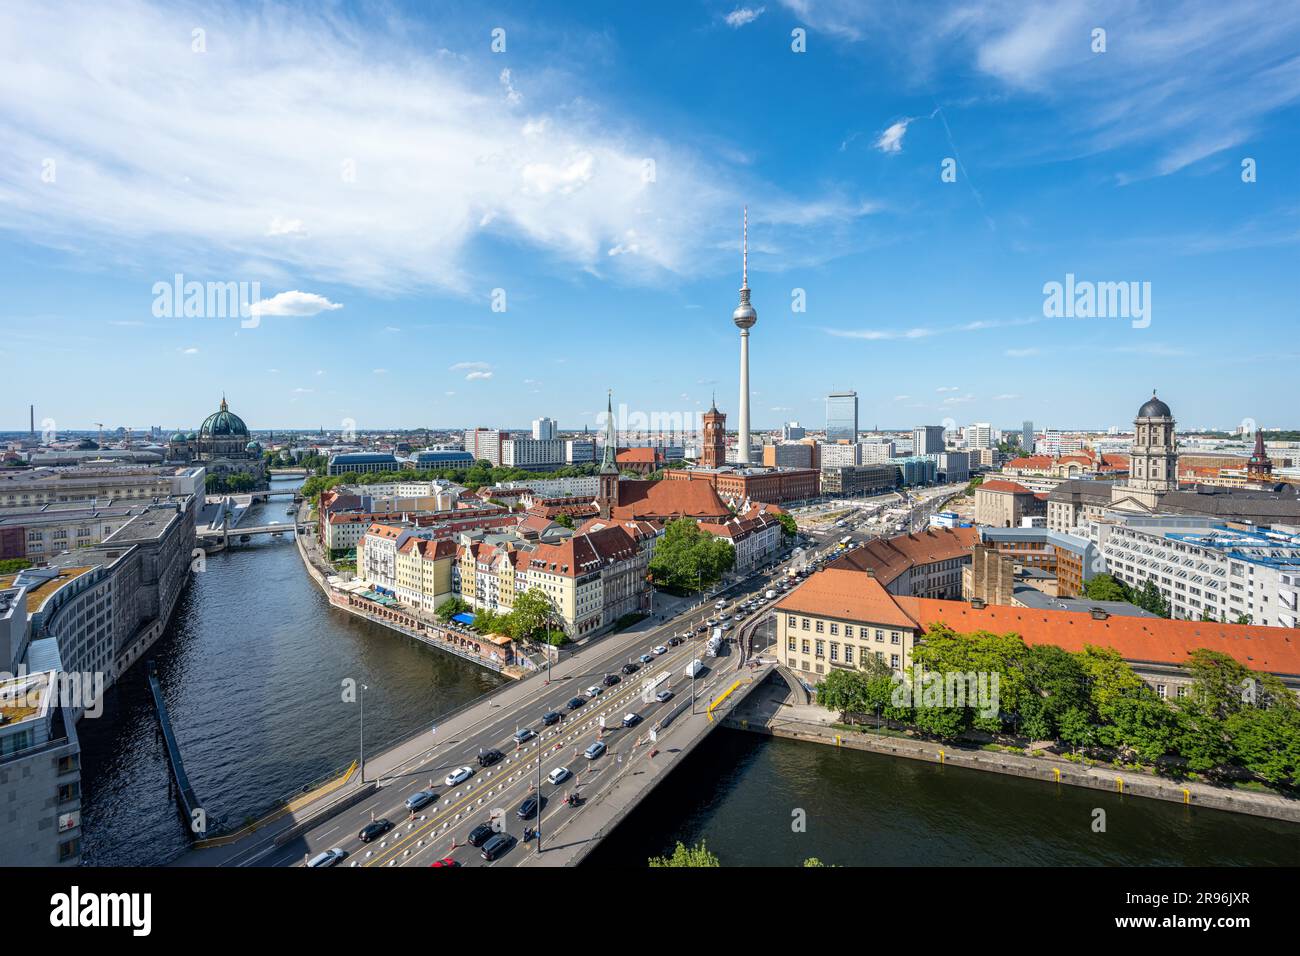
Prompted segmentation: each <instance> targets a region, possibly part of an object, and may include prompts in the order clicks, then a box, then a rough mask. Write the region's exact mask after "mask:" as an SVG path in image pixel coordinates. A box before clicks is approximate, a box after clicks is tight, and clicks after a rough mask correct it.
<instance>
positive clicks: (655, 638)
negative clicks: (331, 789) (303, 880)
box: [232, 574, 777, 866]
mask: <svg viewBox="0 0 1300 956" xmlns="http://www.w3.org/2000/svg"><path fill="white" fill-rule="evenodd" d="M776 577H777V575H776V574H759V575H755V576H752V577H750V578H749V579H747V580H745V581H743V582H740V583H739V584H737V585H734V586H733V587H732V588H731V589H729V590H728V591H727V592H725V597H726V598H727V600H728V606H727V607H726V609H725V610H724V611H722V612H718V611H717V609H716V608H715V606H714V603H713V599H710V600H709V601H708V602H707V603H706V604H704V605H701V606H698V607H695V608H692V609H690V610H688V611H685V612H683V613H680V614H678V615H676V616H674V617H673V618H671V619H670V620H667V621H665V622H663V623H660V624H658V625H656V626H654V627H651V628H644V627H643V629H641V630H636V631H630V632H627V633H624V634H617V635H612V636H610V637H606V638H604V639H601V640H598V641H596V642H594V643H593V645H592V646H591V647H589V648H588V649H586V650H583V651H579V652H577V653H576V654H575V655H573V656H572V657H570V658H568V659H567V660H565V661H564V662H563V663H561V664H560V665H557V667H556V669H555V671H554V673H553V675H552V678H551V679H550V680H549V681H547V680H546V679H545V678H541V679H539V678H532V679H530V680H528V681H525V682H523V683H522V684H520V685H514V686H511V687H508V688H507V689H506V690H505V691H503V692H502V693H499V694H497V695H496V696H495V697H494V698H493V699H492V700H490V701H488V702H485V703H483V704H481V705H479V706H478V707H476V708H473V709H472V710H471V711H470V712H467V713H466V714H464V715H458V717H457V719H454V720H452V721H449V724H448V726H446V727H438V728H436V729H435V728H430V733H429V734H428V735H427V736H425V737H424V738H423V740H422V741H417V742H416V743H415V744H414V745H410V744H408V745H407V746H406V750H405V752H403V753H401V754H400V758H399V762H396V763H391V764H389V765H387V766H385V767H383V769H382V771H381V772H380V774H378V776H379V782H380V784H381V786H380V788H379V789H378V791H377V792H375V793H373V794H372V795H371V796H370V797H369V798H367V799H366V800H365V801H363V802H362V803H359V804H357V805H355V806H353V807H351V808H349V809H347V810H344V811H342V812H340V813H338V814H337V815H336V816H334V817H332V818H331V819H329V820H326V821H324V822H323V823H321V824H320V825H319V826H317V827H315V828H314V829H312V830H311V831H309V832H308V833H306V834H304V835H302V836H301V837H299V838H297V839H295V840H293V841H292V842H290V843H289V844H287V845H285V846H283V847H278V848H267V849H264V850H262V851H260V852H259V853H257V854H255V855H251V856H244V857H241V858H238V859H236V860H232V863H233V864H235V865H250V864H251V865H260V866H267V865H270V866H293V865H302V864H303V863H304V862H305V861H306V860H307V859H310V858H312V857H314V856H315V855H316V854H318V853H320V852H322V851H325V850H330V849H340V850H343V851H345V852H346V853H347V856H346V857H345V858H344V859H343V861H342V864H341V865H343V866H352V865H355V866H394V865H399V866H422V865H423V866H427V865H429V864H432V863H434V862H436V861H439V860H443V859H451V860H454V861H455V862H456V864H457V865H461V866H476V865H492V866H497V865H506V866H509V865H516V864H519V863H523V862H525V861H528V860H529V858H530V857H532V856H533V855H534V852H535V851H534V846H535V844H531V843H530V844H527V845H526V844H525V842H524V836H525V834H524V829H525V827H530V828H536V827H537V826H538V820H537V817H536V816H535V815H533V816H531V817H530V818H528V819H522V818H521V817H520V816H519V814H518V812H517V811H518V808H519V807H520V805H521V804H522V803H523V802H524V800H525V799H526V798H528V797H529V796H532V795H534V794H535V793H537V792H540V794H541V796H542V797H543V804H542V808H541V831H542V845H543V851H545V848H546V847H547V846H548V845H550V844H551V843H552V841H564V840H565V838H566V834H568V833H570V832H571V831H572V830H574V829H578V827H575V826H574V822H575V820H576V819H577V818H578V817H579V815H581V814H583V813H584V811H585V810H587V809H588V808H590V807H592V806H594V805H596V804H598V803H599V802H600V801H599V798H600V796H601V795H602V794H603V793H605V792H606V791H607V790H609V789H611V788H612V787H614V786H615V785H617V784H618V782H619V781H620V779H621V778H622V777H623V776H624V775H626V774H628V773H633V772H636V771H635V770H634V767H635V766H637V765H639V762H640V761H645V760H654V759H659V760H661V761H662V760H666V759H669V758H670V755H671V752H672V748H673V743H672V735H673V733H674V731H675V730H677V729H679V725H680V724H683V723H685V722H687V721H689V720H690V719H691V718H690V716H689V715H690V714H691V713H692V712H694V713H695V714H698V715H704V714H705V712H706V711H707V709H708V707H709V704H710V702H711V701H712V700H713V699H714V698H715V697H718V696H719V695H721V694H722V693H724V692H725V691H726V690H727V688H728V687H729V686H730V685H731V684H732V683H734V682H735V680H736V679H737V677H738V676H742V675H741V674H740V673H739V672H740V671H741V670H742V669H746V670H747V668H745V667H744V663H745V650H746V649H745V648H743V647H740V646H738V644H739V643H740V642H738V641H730V642H728V643H727V644H726V645H724V649H723V653H722V654H721V655H720V656H718V657H710V656H708V654H707V653H706V643H707V639H708V637H709V633H711V632H704V633H701V632H698V630H697V629H698V628H699V627H700V626H701V625H702V624H704V622H706V621H707V620H708V619H709V618H713V617H715V616H718V615H719V614H720V613H722V614H728V615H732V614H734V612H735V609H736V607H737V605H738V604H739V603H740V602H742V601H744V600H746V599H748V598H750V597H752V596H757V595H761V594H763V593H764V592H765V591H766V590H768V589H769V588H770V587H773V586H775V581H774V579H775V578H776ZM772 603H773V602H770V601H769V602H766V603H765V604H764V605H763V606H762V608H764V609H765V608H769V607H770V606H771V604H772ZM761 614H762V610H761V609H760V611H759V615H761ZM731 623H732V626H731V630H729V631H727V632H726V633H727V634H728V635H729V636H730V635H738V634H740V633H741V632H742V630H743V631H744V632H746V633H748V632H750V631H753V630H757V632H758V633H759V635H760V636H759V637H758V639H757V641H756V643H757V645H758V647H759V648H760V649H761V648H762V647H763V646H765V645H766V643H767V640H768V637H767V635H768V634H769V633H770V624H769V623H768V622H767V621H766V620H764V621H762V622H761V624H755V616H748V617H746V619H745V620H744V621H741V622H736V621H734V620H733V621H732V622H731ZM688 632H689V633H690V635H691V637H690V639H688V640H684V641H683V642H682V643H681V644H677V645H670V643H669V642H670V639H671V638H673V637H674V636H684V635H685V634H687V633H688ZM656 647H663V648H666V650H665V651H664V652H662V653H659V654H656V653H655V650H654V649H655V648H656ZM642 655H649V656H650V658H651V660H650V661H649V662H648V663H643V662H642V661H641V660H640V658H641V656H642ZM696 658H699V659H700V660H702V661H703V662H704V664H705V668H706V669H705V670H703V671H702V672H701V673H700V674H699V675H698V676H697V677H696V678H695V679H694V680H692V679H691V678H690V677H688V676H687V675H686V668H687V665H688V664H689V663H690V662H691V661H692V660H694V659H696ZM625 664H635V665H636V666H637V670H636V671H635V672H634V673H632V674H623V673H622V668H623V666H624V665H625ZM610 675H614V676H617V677H618V678H619V681H618V683H616V684H614V685H613V686H605V683H604V681H605V678H606V677H607V676H610ZM597 687H598V688H600V693H599V694H595V695H592V694H589V693H588V690H589V688H597ZM663 691H668V692H670V693H671V694H672V697H671V698H670V699H668V700H666V701H660V700H659V699H658V698H657V696H656V695H657V694H658V693H660V692H663ZM575 697H580V698H582V699H583V703H582V704H581V705H580V706H578V707H576V708H570V707H569V703H570V701H571V700H572V699H573V698H575ZM692 697H694V701H695V702H694V705H693V706H692ZM550 711H554V712H558V713H561V714H563V715H564V716H563V719H562V720H561V721H559V722H557V723H554V724H552V725H550V726H546V725H544V724H543V721H542V715H543V714H545V713H547V712H550ZM627 714H634V715H636V718H635V724H634V725H633V726H630V727H624V726H623V718H624V716H625V715H627ZM602 719H603V721H604V727H603V728H602V727H601V725H600V724H601V721H602ZM696 719H697V720H700V719H704V718H703V716H700V717H697V718H696ZM666 721H671V723H670V724H669V725H668V726H667V727H663V728H662V729H661V730H660V733H661V735H662V738H661V740H662V742H661V743H660V744H656V743H654V742H652V741H651V740H650V731H651V729H652V728H655V727H662V725H663V724H665V722H666ZM525 728H527V729H529V730H531V731H532V732H533V734H534V736H532V737H531V738H530V739H528V740H526V741H524V742H522V743H519V742H517V741H516V738H515V734H516V733H517V732H518V731H520V730H522V729H525ZM598 739H599V740H600V741H601V742H602V743H604V744H605V747H606V750H605V752H604V753H603V754H602V755H601V756H599V757H597V758H596V759H594V760H588V759H586V758H585V757H584V756H583V752H584V751H585V750H586V749H587V747H588V746H590V745H591V744H593V743H595V742H596V741H597V740H598ZM660 746H661V747H663V749H664V753H663V754H661V755H659V754H657V747H660ZM489 750H499V751H500V752H501V753H502V754H503V757H502V759H500V760H499V761H497V762H496V763H493V764H492V765H490V766H487V767H480V766H479V761H478V757H479V755H480V754H482V753H483V752H485V751H489ZM652 752H654V753H656V754H657V757H656V756H652ZM539 756H540V763H541V787H540V791H538V762H539ZM379 762H380V761H379V760H376V761H375V763H379ZM368 763H369V761H368ZM460 767H469V768H471V769H472V770H473V775H472V776H471V777H470V778H469V779H468V780H466V781H463V782H461V783H459V784H457V785H452V786H448V785H446V784H445V778H446V777H447V775H448V774H450V773H452V772H453V771H455V770H457V769H458V768H460ZM557 768H567V769H568V771H569V774H570V775H569V776H568V777H567V778H565V779H563V780H561V781H559V782H556V783H551V782H550V780H549V775H550V774H551V773H552V771H555V770H556V769H557ZM376 776H377V774H376V773H375V772H374V770H373V769H372V770H371V771H370V772H369V774H368V776H367V779H368V780H374V779H375V778H376ZM425 789H428V790H432V791H433V792H434V793H436V794H437V797H436V799H435V800H433V801H432V802H431V803H429V804H428V805H426V806H424V807H422V808H421V809H419V810H417V811H415V812H414V813H412V812H409V811H408V810H407V809H406V806H405V801H406V799H407V797H409V796H410V795H412V794H414V793H416V792H418V791H420V790H425ZM571 793H576V794H577V796H578V797H579V801H580V802H579V803H578V805H576V806H569V805H568V804H567V803H566V802H565V797H566V796H567V795H569V794H571ZM380 819H386V820H388V821H389V822H391V823H392V824H393V827H392V828H391V829H389V830H388V831H387V832H386V833H384V834H383V835H381V836H378V837H376V838H375V839H372V840H371V841H370V842H369V843H363V842H362V841H361V839H360V838H359V834H360V831H361V830H362V828H363V827H365V826H366V825H367V824H369V823H371V822H372V821H374V820H380ZM479 824H488V825H490V826H491V827H493V829H495V830H499V831H501V832H504V833H508V834H509V835H510V836H512V837H513V838H514V840H515V841H516V842H515V844H514V845H513V846H512V847H511V848H509V849H507V850H506V851H505V852H503V853H502V854H501V855H500V856H499V857H498V858H497V859H495V860H493V861H491V862H490V863H489V862H487V861H485V860H484V859H483V858H482V856H481V852H480V849H479V848H478V847H474V846H470V845H468V843H467V840H468V837H469V834H470V832H471V831H473V830H474V828H475V827H477V826H478V825H479ZM587 829H590V828H587ZM557 845H558V843H557Z"/></svg>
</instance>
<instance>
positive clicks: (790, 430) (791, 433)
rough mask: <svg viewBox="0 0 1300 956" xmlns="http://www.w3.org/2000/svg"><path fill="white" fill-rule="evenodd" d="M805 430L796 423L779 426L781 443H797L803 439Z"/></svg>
mask: <svg viewBox="0 0 1300 956" xmlns="http://www.w3.org/2000/svg"><path fill="white" fill-rule="evenodd" d="M805 432H806V429H805V428H804V427H803V426H802V425H800V424H799V423H798V422H786V423H785V424H784V425H782V426H781V441H783V442H790V441H799V440H800V439H801V438H803V437H804V435H805Z"/></svg>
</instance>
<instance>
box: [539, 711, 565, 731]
mask: <svg viewBox="0 0 1300 956" xmlns="http://www.w3.org/2000/svg"><path fill="white" fill-rule="evenodd" d="M563 716H564V715H563V714H561V713H560V712H559V711H558V710H548V711H547V712H546V713H544V714H542V724H543V725H545V726H547V727H549V726H551V724H558V723H559V722H560V719H561V718H562V717H563Z"/></svg>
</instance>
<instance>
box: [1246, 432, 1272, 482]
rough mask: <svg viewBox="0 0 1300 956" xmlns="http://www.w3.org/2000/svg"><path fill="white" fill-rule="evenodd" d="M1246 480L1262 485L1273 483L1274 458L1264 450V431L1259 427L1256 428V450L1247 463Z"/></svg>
mask: <svg viewBox="0 0 1300 956" xmlns="http://www.w3.org/2000/svg"><path fill="white" fill-rule="evenodd" d="M1246 480H1247V481H1253V482H1257V483H1259V484H1262V485H1268V484H1272V483H1273V460H1272V459H1271V458H1269V457H1268V452H1267V451H1265V450H1264V433H1263V432H1262V431H1260V430H1259V429H1258V428H1256V429H1255V450H1254V451H1253V452H1251V455H1250V461H1249V462H1247V463H1246Z"/></svg>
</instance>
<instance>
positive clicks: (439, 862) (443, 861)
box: [429, 856, 460, 866]
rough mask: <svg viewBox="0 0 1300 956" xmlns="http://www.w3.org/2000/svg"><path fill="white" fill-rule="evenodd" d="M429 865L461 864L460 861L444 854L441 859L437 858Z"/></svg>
mask: <svg viewBox="0 0 1300 956" xmlns="http://www.w3.org/2000/svg"><path fill="white" fill-rule="evenodd" d="M429 865H430V866H460V864H459V863H458V862H456V861H455V860H453V859H452V858H451V857H449V856H444V857H443V858H442V859H441V860H435V861H434V862H432V863H430V864H429Z"/></svg>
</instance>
